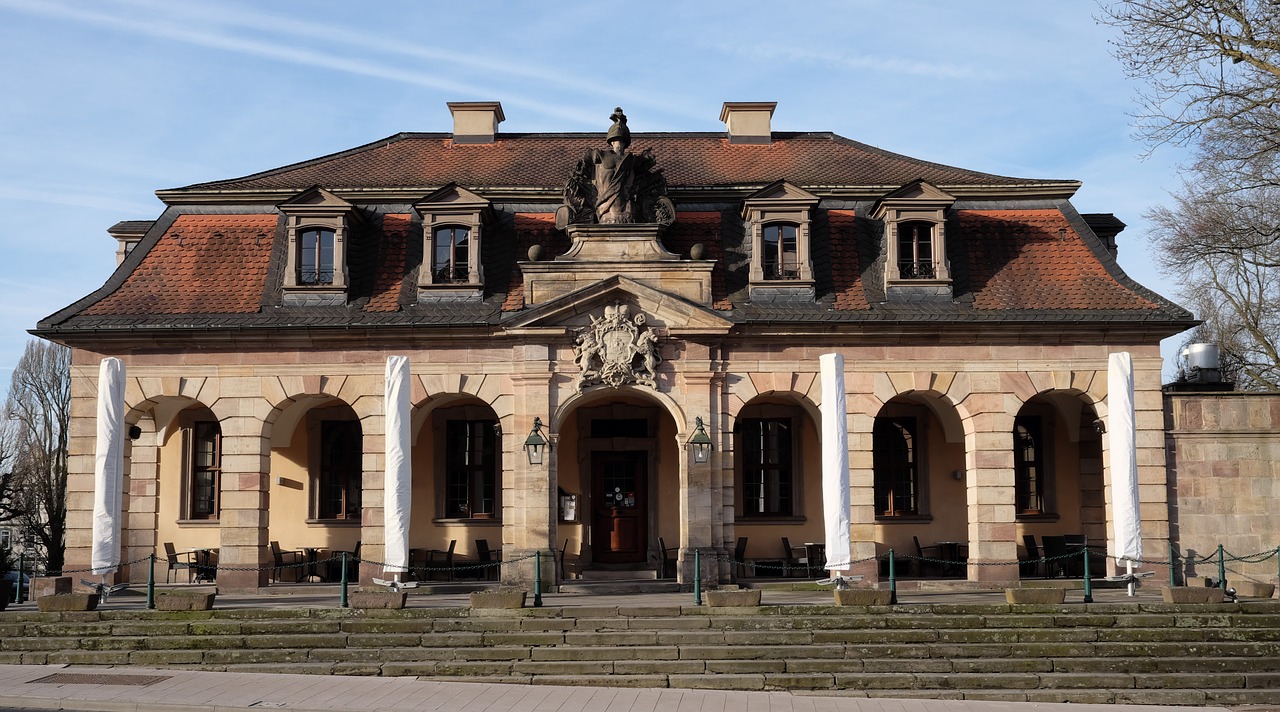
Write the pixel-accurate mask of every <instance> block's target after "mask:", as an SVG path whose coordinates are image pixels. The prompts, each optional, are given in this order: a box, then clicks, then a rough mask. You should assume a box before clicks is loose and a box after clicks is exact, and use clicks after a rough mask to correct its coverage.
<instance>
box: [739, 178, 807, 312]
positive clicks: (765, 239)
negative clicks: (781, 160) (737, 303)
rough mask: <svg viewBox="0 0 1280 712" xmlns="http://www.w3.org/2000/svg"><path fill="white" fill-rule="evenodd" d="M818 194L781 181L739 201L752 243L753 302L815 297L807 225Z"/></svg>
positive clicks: (751, 278) (751, 286)
mask: <svg viewBox="0 0 1280 712" xmlns="http://www.w3.org/2000/svg"><path fill="white" fill-rule="evenodd" d="M817 205H818V197H817V196H816V195H814V194H812V193H810V192H809V191H807V190H804V189H803V188H799V187H797V186H794V185H791V184H790V183H788V182H786V181H785V180H780V181H777V182H776V183H772V184H770V185H768V186H765V187H764V188H762V189H761V190H759V191H757V192H756V193H755V194H754V195H752V196H751V197H749V198H747V199H746V200H745V201H744V202H743V206H742V217H743V220H745V221H746V224H747V230H748V231H749V241H750V245H751V273H750V275H751V276H750V291H751V299H752V300H753V301H771V300H775V299H797V298H800V299H809V300H812V299H813V298H814V282H813V259H812V257H811V256H810V255H811V253H810V249H809V245H810V239H809V234H810V224H811V222H812V215H813V210H814V208H816V207H817Z"/></svg>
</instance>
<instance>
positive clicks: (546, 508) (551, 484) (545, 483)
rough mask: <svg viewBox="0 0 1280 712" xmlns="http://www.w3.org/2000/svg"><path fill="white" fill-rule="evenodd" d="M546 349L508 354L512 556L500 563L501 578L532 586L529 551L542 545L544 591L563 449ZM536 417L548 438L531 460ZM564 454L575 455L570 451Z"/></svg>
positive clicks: (507, 509)
mask: <svg viewBox="0 0 1280 712" xmlns="http://www.w3.org/2000/svg"><path fill="white" fill-rule="evenodd" d="M549 355H550V349H548V348H547V346H546V345H544V344H522V345H519V346H516V347H515V348H514V349H513V353H512V359H513V361H514V362H515V363H516V364H518V365H517V368H519V369H521V370H520V371H519V372H517V373H514V374H512V376H511V381H512V390H513V391H514V394H515V399H514V401H515V404H514V409H513V412H512V414H511V415H509V416H507V417H505V418H503V419H502V443H503V445H502V449H503V453H502V463H503V473H502V559H503V561H504V562H510V563H504V564H503V566H502V582H503V583H504V584H507V585H513V586H522V587H526V588H527V587H531V586H532V585H533V580H534V559H533V558H532V556H533V554H534V552H535V551H541V552H543V553H542V558H543V571H542V586H543V590H544V591H547V590H550V586H553V585H554V584H555V577H554V575H551V572H553V571H554V570H555V563H554V562H555V558H554V555H553V554H552V553H551V552H552V551H554V550H555V536H556V502H555V494H556V462H557V460H558V459H559V458H560V457H561V455H562V454H563V453H562V452H561V450H560V448H559V447H557V445H558V443H556V442H555V441H556V424H555V423H553V422H552V419H553V417H554V410H555V408H556V405H557V404H556V403H555V402H553V400H552V389H553V388H554V383H553V380H552V375H551V373H550V370H551V369H550V359H549ZM534 418H541V419H542V425H543V427H542V436H543V437H544V438H546V439H547V441H548V446H547V452H546V455H545V457H544V458H543V461H542V464H541V465H531V464H529V458H528V456H527V455H526V454H525V449H524V441H525V439H526V438H528V437H529V433H530V431H532V430H533V421H534ZM564 455H565V456H566V457H573V453H567V454H564ZM548 559H549V560H550V562H548ZM548 563H550V567H549V568H548Z"/></svg>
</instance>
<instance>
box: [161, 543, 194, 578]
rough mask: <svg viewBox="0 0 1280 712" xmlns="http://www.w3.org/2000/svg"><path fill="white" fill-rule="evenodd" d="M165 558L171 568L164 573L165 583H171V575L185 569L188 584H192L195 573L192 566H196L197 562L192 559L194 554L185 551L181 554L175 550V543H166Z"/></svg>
mask: <svg viewBox="0 0 1280 712" xmlns="http://www.w3.org/2000/svg"><path fill="white" fill-rule="evenodd" d="M164 558H165V560H166V561H167V562H168V564H169V568H168V569H166V570H165V572H164V582H165V583H169V574H171V573H173V572H174V571H181V570H183V569H185V570H186V572H187V583H191V579H192V577H193V576H194V573H195V572H194V570H193V569H192V568H191V567H192V565H193V564H195V560H194V559H193V558H192V552H190V551H184V552H181V553H179V552H178V550H177V549H175V548H174V546H173V542H171V541H166V542H165V543H164Z"/></svg>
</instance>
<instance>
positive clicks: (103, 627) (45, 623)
mask: <svg viewBox="0 0 1280 712" xmlns="http://www.w3.org/2000/svg"><path fill="white" fill-rule="evenodd" d="M0 663H6V664H50V663H68V664H77V665H103V666H106V665H135V666H145V667H149V668H165V667H180V668H200V669H204V670H210V669H212V670H238V671H244V670H251V671H269V672H293V673H317V674H341V675H412V676H419V677H422V678H428V679H441V680H469V679H471V680H484V681H486V682H517V683H533V684H539V683H545V684H559V685H595V686H600V685H618V686H631V687H678V688H713V689H736V690H791V691H796V692H801V693H803V692H814V693H821V694H826V695H830V694H842V695H857V696H874V697H899V698H901V697H935V698H949V699H977V700H1015V701H1022V700H1027V701H1043V702H1089V703H1139V704H1178V705H1206V704H1216V705H1248V704H1272V705H1275V704H1280V601H1248V602H1242V603H1224V604H1214V605H1172V604H1158V603H1093V604H1079V605H1067V606H1030V605H1002V604H955V605H941V604H914V605H898V606H886V607H856V606H846V607H834V606H830V607H829V606H761V607H755V608H745V607H744V608H732V607H722V608H714V607H705V606H704V607H694V606H667V607H618V606H608V607H606V606H601V607H583V606H574V607H564V608H557V607H547V608H523V609H513V610H503V609H469V608H408V609H403V610H357V609H343V608H309V609H280V608H259V609H236V610H232V609H215V610H212V611H201V612H159V611H146V610H114V611H113V610H103V611H93V612H87V613H35V612H13V611H10V612H6V613H0Z"/></svg>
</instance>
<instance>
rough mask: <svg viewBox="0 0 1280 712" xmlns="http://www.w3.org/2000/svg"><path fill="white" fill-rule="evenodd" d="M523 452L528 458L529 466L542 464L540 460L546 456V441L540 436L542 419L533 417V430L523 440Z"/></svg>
mask: <svg viewBox="0 0 1280 712" xmlns="http://www.w3.org/2000/svg"><path fill="white" fill-rule="evenodd" d="M524 452H525V454H526V455H528V456H529V464H530V465H541V464H542V458H543V456H544V455H546V454H547V439H546V438H544V437H543V436H542V418H539V417H536V416H535V417H534V419H533V430H531V431H529V437H527V438H525V439H524Z"/></svg>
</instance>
